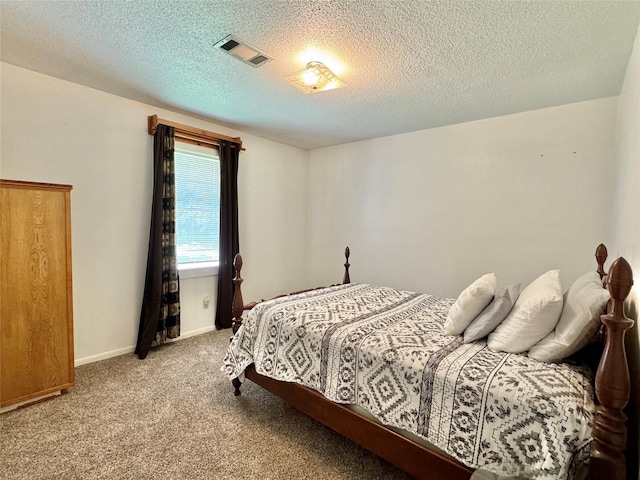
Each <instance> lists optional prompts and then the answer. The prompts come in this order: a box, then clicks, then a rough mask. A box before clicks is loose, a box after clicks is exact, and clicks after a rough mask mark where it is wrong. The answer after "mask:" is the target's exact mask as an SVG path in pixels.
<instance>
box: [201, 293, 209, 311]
mask: <svg viewBox="0 0 640 480" xmlns="http://www.w3.org/2000/svg"><path fill="white" fill-rule="evenodd" d="M210 306H211V297H210V296H209V295H205V296H204V298H203V299H202V308H209V307H210Z"/></svg>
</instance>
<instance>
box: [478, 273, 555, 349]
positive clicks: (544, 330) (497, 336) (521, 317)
mask: <svg viewBox="0 0 640 480" xmlns="http://www.w3.org/2000/svg"><path fill="white" fill-rule="evenodd" d="M561 312H562V286H561V285H560V271H559V270H550V271H548V272H547V273H545V274H543V275H540V276H539V277H538V278H537V279H535V280H534V281H533V282H531V283H530V284H529V286H528V287H527V288H525V289H524V290H523V291H522V292H521V293H520V296H519V297H518V300H516V303H515V305H514V306H513V309H512V310H511V312H510V313H509V315H507V318H505V319H504V320H503V321H502V323H501V324H500V325H498V327H497V328H496V329H495V330H494V331H493V333H492V334H491V335H489V338H488V340H487V346H488V347H489V349H490V350H493V351H495V352H510V353H521V352H526V351H527V350H529V349H530V348H531V347H532V346H533V345H535V344H536V343H538V341H540V340H541V339H542V338H544V337H545V336H546V335H547V334H548V333H549V332H551V331H552V330H553V329H554V328H555V326H556V324H557V323H558V320H559V319H560V313H561Z"/></svg>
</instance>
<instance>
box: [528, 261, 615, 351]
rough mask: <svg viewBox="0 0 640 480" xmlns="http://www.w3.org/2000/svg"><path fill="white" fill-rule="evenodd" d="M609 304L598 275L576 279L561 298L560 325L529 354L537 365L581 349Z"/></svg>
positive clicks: (606, 292) (588, 274) (591, 335)
mask: <svg viewBox="0 0 640 480" xmlns="http://www.w3.org/2000/svg"><path fill="white" fill-rule="evenodd" d="M608 300H609V292H608V291H607V290H605V289H604V288H603V287H602V280H601V279H600V275H598V272H589V273H587V274H585V275H583V276H581V277H580V278H578V279H577V280H576V281H575V282H573V285H571V288H569V291H568V292H567V294H566V296H565V301H564V307H563V309H562V315H561V316H560V321H559V322H558V325H557V326H556V328H555V330H554V331H553V332H551V333H550V334H549V335H547V336H546V337H544V338H543V339H542V340H540V341H539V342H538V343H537V344H535V345H534V346H533V347H531V349H530V350H529V356H530V357H532V358H535V359H536V360H540V361H541V362H557V361H559V360H562V359H563V358H566V357H568V356H569V355H573V354H574V353H576V352H577V351H578V350H580V349H581V348H582V347H584V346H585V345H586V344H587V343H589V341H590V340H591V339H592V338H593V336H594V335H595V334H596V332H597V331H598V328H599V327H600V315H602V314H603V313H604V309H605V307H606V305H607V301H608Z"/></svg>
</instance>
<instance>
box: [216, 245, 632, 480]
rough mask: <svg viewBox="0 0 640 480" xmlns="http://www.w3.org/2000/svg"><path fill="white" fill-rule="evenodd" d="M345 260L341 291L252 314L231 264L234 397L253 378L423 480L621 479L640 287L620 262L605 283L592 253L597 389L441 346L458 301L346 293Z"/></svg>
mask: <svg viewBox="0 0 640 480" xmlns="http://www.w3.org/2000/svg"><path fill="white" fill-rule="evenodd" d="M345 255H346V262H345V275H344V278H343V283H342V284H339V285H334V286H331V287H327V288H319V289H312V290H307V291H301V292H294V293H293V294H289V295H286V296H281V297H277V298H275V299H272V300H269V301H262V302H253V303H251V304H248V305H244V303H243V299H242V292H241V284H242V282H243V279H242V277H241V268H242V257H241V256H239V255H238V256H237V257H236V260H235V262H234V264H235V266H236V277H235V278H234V283H235V287H236V288H235V294H234V299H233V316H234V325H233V333H234V336H233V337H232V341H231V345H230V348H229V351H228V353H227V356H226V358H225V363H224V366H223V370H224V371H225V372H226V373H227V374H228V375H229V377H230V378H231V379H232V383H233V386H234V387H235V394H236V395H239V394H240V385H241V382H242V381H244V379H248V380H251V381H253V382H254V383H256V384H258V385H260V386H262V387H263V388H265V389H266V390H268V391H270V392H272V393H274V394H275V395H277V396H279V397H281V398H282V399H283V400H284V401H286V402H287V403H289V404H291V405H292V406H294V407H296V408H298V409H299V410H301V411H303V412H304V413H306V414H308V415H310V416H311V417H313V418H315V419H316V420H318V421H320V422H321V423H324V424H325V425H327V426H329V427H330V428H332V429H334V430H336V431H337V432H338V433H341V434H342V435H344V436H346V437H348V438H350V439H352V440H353V441H355V442H356V443H358V444H360V445H362V446H363V447H365V448H367V449H368V450H370V451H372V452H373V453H375V454H377V455H379V456H381V457H383V458H385V459H386V460H388V461H389V462H391V463H393V464H395V465H396V466H398V467H399V468H401V469H402V470H404V471H406V472H407V473H409V474H411V475H413V476H414V477H416V478H430V479H438V478H441V479H445V478H446V479H451V480H452V479H468V478H470V477H471V476H472V475H473V473H474V470H476V469H482V471H485V470H486V471H487V472H492V473H494V474H502V475H509V476H512V477H513V478H580V477H584V476H585V472H586V477H587V478H589V479H596V478H598V479H600V478H611V479H614V480H615V479H623V478H625V475H626V470H625V469H626V467H625V460H624V450H625V447H626V426H625V422H626V417H625V416H624V413H623V409H624V407H625V405H626V404H627V402H628V399H629V391H630V388H629V374H628V364H627V359H626V354H625V349H624V333H625V331H626V330H627V329H629V328H631V326H632V325H633V322H632V321H631V320H629V319H628V318H626V317H625V316H624V313H623V302H624V300H625V298H626V297H627V295H628V293H629V291H630V289H631V285H632V284H633V280H632V274H631V269H630V267H629V265H628V263H627V262H626V261H625V260H624V259H622V258H620V259H618V260H616V261H615V262H614V263H613V264H612V266H611V268H610V271H609V274H608V275H606V274H605V271H604V262H605V261H606V248H605V247H604V245H600V246H599V247H598V249H597V251H596V259H597V262H598V273H599V278H600V279H602V282H603V285H606V286H607V288H608V290H609V293H610V296H611V300H610V301H609V305H608V307H607V310H608V312H607V314H606V315H603V316H602V324H603V327H602V328H603V333H602V335H601V336H602V337H604V338H605V339H606V340H603V341H602V344H603V346H602V345H601V347H600V348H599V349H598V348H595V349H594V346H593V345H590V346H589V348H588V349H584V350H583V351H582V352H581V353H583V354H584V353H585V352H586V353H588V355H589V357H591V358H593V355H594V353H593V352H594V350H595V351H598V350H599V351H598V353H597V355H598V356H600V352H602V354H601V360H600V362H599V366H598V368H597V374H596V375H595V382H594V375H593V373H592V371H591V370H590V369H589V368H587V367H586V366H585V364H584V362H580V361H574V360H573V359H572V360H570V361H568V362H559V363H542V362H538V361H537V360H534V359H531V358H529V357H527V356H526V355H520V354H509V353H496V352H493V351H491V350H490V349H488V348H487V346H486V341H485V342H483V341H482V340H481V341H476V342H471V343H463V341H462V337H461V336H459V335H458V336H456V335H453V336H452V335H443V333H442V328H443V323H444V322H445V319H446V318H447V312H448V311H449V310H450V309H451V307H452V305H453V304H454V301H455V300H454V299H448V298H439V297H436V296H432V295H426V294H418V293H414V292H405V291H398V290H394V289H390V288H385V287H376V286H371V285H363V284H351V282H350V276H349V266H350V265H349V251H348V249H347V250H346V252H345ZM596 278H598V277H596ZM245 311H250V313H249V315H248V317H247V319H246V320H243V318H242V315H243V312H245ZM356 346H358V348H357V349H356V348H355V347H356ZM594 391H595V395H594ZM558 400H560V401H558ZM559 405H562V407H561V408H559ZM596 405H597V406H596ZM587 465H588V467H587ZM586 468H588V471H587V470H586Z"/></svg>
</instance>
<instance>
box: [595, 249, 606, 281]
mask: <svg viewBox="0 0 640 480" xmlns="http://www.w3.org/2000/svg"><path fill="white" fill-rule="evenodd" d="M608 255H609V254H608V252H607V247H605V246H604V244H603V243H601V244H600V245H598V248H596V261H597V262H598V274H600V278H601V279H603V278H604V276H605V275H606V274H607V272H605V271H604V262H606V261H607V256H608Z"/></svg>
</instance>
